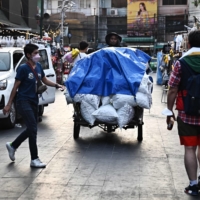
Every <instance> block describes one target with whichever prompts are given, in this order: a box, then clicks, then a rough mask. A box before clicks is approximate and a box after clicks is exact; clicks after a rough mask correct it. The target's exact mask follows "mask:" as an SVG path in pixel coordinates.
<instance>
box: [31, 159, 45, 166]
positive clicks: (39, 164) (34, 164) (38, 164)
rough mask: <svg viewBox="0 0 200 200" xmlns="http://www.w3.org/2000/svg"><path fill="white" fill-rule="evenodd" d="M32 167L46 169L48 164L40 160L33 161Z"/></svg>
mask: <svg viewBox="0 0 200 200" xmlns="http://www.w3.org/2000/svg"><path fill="white" fill-rule="evenodd" d="M31 167H34V168H45V167H46V164H44V163H42V162H41V161H40V159H39V158H37V159H35V160H31Z"/></svg>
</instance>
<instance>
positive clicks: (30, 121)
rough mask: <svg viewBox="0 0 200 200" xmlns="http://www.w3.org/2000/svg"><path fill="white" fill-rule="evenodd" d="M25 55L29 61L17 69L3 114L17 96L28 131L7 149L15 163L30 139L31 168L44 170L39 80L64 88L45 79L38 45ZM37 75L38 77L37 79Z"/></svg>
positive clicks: (29, 46) (30, 47) (17, 104)
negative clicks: (39, 146)
mask: <svg viewBox="0 0 200 200" xmlns="http://www.w3.org/2000/svg"><path fill="white" fill-rule="evenodd" d="M24 54H25V56H26V58H27V60H28V61H27V63H26V64H22V65H21V66H20V67H19V68H18V69H17V74H16V77H15V83H14V86H13V89H12V91H11V95H10V98H9V101H8V104H7V105H6V106H5V107H4V109H3V112H4V114H6V113H8V112H9V111H10V108H11V104H12V101H13V100H14V98H15V96H16V107H17V109H18V112H19V114H20V115H21V116H22V118H23V120H24V123H25V125H26V129H25V130H24V131H23V132H22V133H21V134H20V135H19V136H18V137H17V138H16V139H15V140H14V141H13V142H7V143H6V147H7V150H8V154H9V157H10V159H11V160H12V161H15V151H16V149H17V148H18V147H19V146H20V145H21V144H22V142H24V141H25V140H26V139H27V138H28V139H29V149H30V154H31V163H30V166H31V167H36V168H44V167H46V165H45V164H44V163H42V162H41V161H40V159H39V157H38V149H37V117H38V101H39V100H38V94H37V91H36V88H37V87H36V86H37V79H40V80H41V81H42V82H43V83H44V84H46V85H48V86H52V87H56V88H62V89H64V88H63V86H61V85H59V84H57V83H54V82H52V81H50V80H48V79H47V78H46V77H45V74H44V71H43V69H42V67H41V65H40V63H39V62H38V61H39V59H40V56H39V51H38V46H37V45H34V44H27V45H26V46H25V47H24ZM33 72H34V73H33ZM35 74H36V75H37V76H38V77H35Z"/></svg>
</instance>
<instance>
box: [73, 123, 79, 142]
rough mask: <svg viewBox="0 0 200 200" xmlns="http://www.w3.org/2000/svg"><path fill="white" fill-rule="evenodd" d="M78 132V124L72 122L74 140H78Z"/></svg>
mask: <svg viewBox="0 0 200 200" xmlns="http://www.w3.org/2000/svg"><path fill="white" fill-rule="evenodd" d="M79 132H80V124H77V123H76V122H74V139H75V140H76V139H78V138H79Z"/></svg>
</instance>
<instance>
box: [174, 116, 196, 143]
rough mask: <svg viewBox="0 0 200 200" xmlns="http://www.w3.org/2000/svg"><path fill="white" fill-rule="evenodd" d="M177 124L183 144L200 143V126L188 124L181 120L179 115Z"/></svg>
mask: <svg viewBox="0 0 200 200" xmlns="http://www.w3.org/2000/svg"><path fill="white" fill-rule="evenodd" d="M177 124H178V134H179V137H180V143H181V145H185V146H198V145H200V126H196V125H191V124H186V123H184V122H183V121H182V120H181V118H180V117H177Z"/></svg>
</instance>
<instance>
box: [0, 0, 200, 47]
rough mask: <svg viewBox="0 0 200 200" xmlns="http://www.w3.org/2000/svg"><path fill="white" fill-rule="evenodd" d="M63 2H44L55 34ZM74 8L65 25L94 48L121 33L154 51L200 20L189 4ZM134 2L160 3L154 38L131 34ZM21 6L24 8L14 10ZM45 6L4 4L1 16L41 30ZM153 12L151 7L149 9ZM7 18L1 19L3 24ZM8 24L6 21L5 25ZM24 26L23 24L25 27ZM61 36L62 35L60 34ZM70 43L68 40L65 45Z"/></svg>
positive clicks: (112, 1) (183, 0)
mask: <svg viewBox="0 0 200 200" xmlns="http://www.w3.org/2000/svg"><path fill="white" fill-rule="evenodd" d="M62 2H63V1H62V0H44V13H48V14H49V16H50V19H48V20H47V21H46V22H45V23H44V25H45V26H44V29H47V31H50V30H51V29H52V31H53V32H55V28H56V27H57V28H58V29H59V28H60V26H59V25H60V23H61V10H60V7H61V5H62ZM73 2H74V3H75V5H74V7H73V8H72V9H70V10H65V13H64V24H65V25H66V27H67V29H66V30H68V32H69V31H70V33H71V35H72V38H71V42H72V43H78V42H79V41H80V40H82V39H84V40H87V41H88V42H91V43H92V44H93V45H96V47H97V46H98V44H103V43H105V36H106V34H107V33H109V32H117V33H119V34H120V35H121V36H122V38H123V40H124V42H126V44H127V45H128V46H136V47H141V48H142V47H144V48H147V49H148V50H150V49H151V50H152V49H153V48H154V47H155V44H156V45H159V44H162V43H166V42H168V41H172V40H173V37H174V32H176V31H180V30H186V28H185V27H184V25H188V26H192V25H193V22H194V19H193V16H196V17H197V18H198V17H199V16H200V12H199V8H198V7H197V6H195V4H194V2H195V0H194V2H192V1H189V0H143V1H136V0H135V1H131V0H74V1H73ZM132 2H138V3H139V2H140V3H141V2H143V3H146V4H149V3H156V5H157V9H156V11H155V13H154V23H155V25H154V26H151V27H150V28H149V29H152V30H153V31H152V35H151V36H149V35H148V34H144V35H137V36H135V35H133V36H130V35H128V34H127V31H128V28H127V27H128V22H127V18H128V15H129V13H130V10H128V9H127V8H128V5H129V4H131V3H132ZM14 5H20V6H14ZM40 6H41V0H0V15H1V14H2V15H4V18H5V19H7V22H8V24H10V26H12V25H13V27H15V26H18V27H23V24H25V25H26V27H29V28H31V29H36V28H38V21H37V20H35V15H36V13H37V12H38V10H37V7H40ZM148 9H149V7H148ZM1 19H3V17H1V16H0V22H2V21H3V20H1ZM5 21H6V20H4V22H5ZM22 22H23V23H22ZM58 34H59V33H58ZM67 41H68V39H67V38H65V42H66V43H68V42H67Z"/></svg>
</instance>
